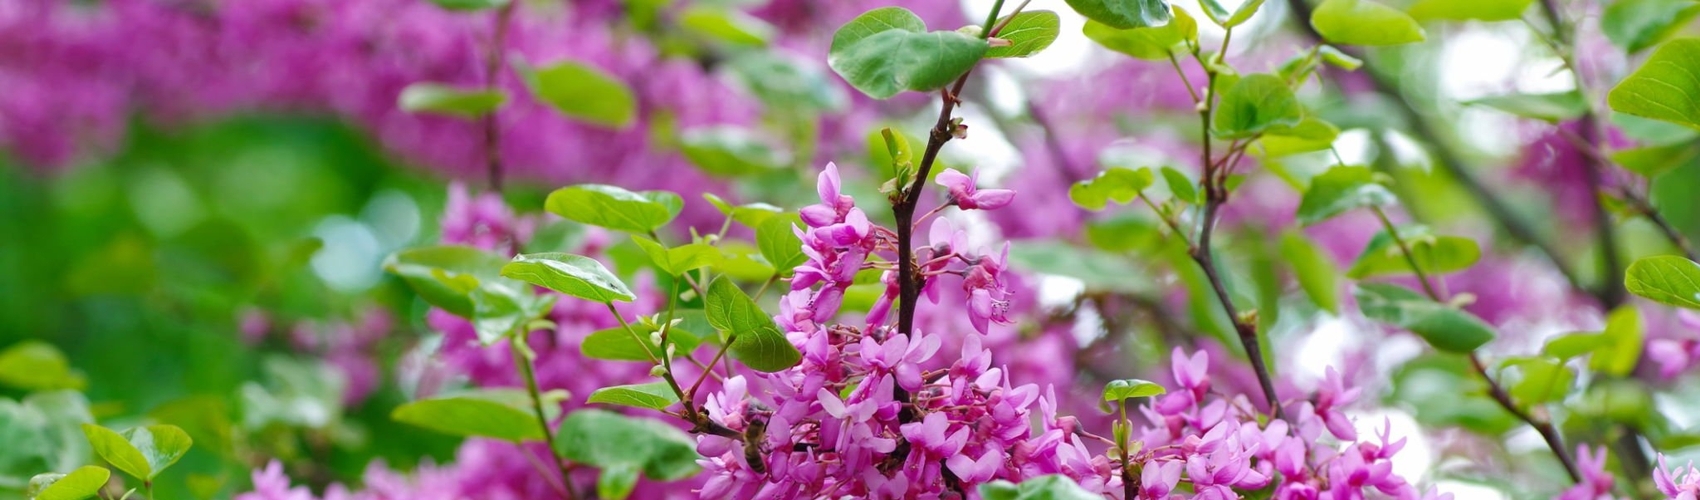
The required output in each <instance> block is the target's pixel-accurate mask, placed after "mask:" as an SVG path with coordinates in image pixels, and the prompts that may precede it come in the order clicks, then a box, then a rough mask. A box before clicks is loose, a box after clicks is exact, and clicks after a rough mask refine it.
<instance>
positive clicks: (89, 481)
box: [24, 465, 112, 500]
mask: <svg viewBox="0 0 1700 500" xmlns="http://www.w3.org/2000/svg"><path fill="white" fill-rule="evenodd" d="M111 477H112V471H109V470H106V468H105V467H99V466H94V465H85V466H82V467H78V468H77V470H74V471H71V473H69V474H41V475H37V476H36V477H33V478H30V484H29V490H27V491H25V492H24V498H29V499H33V500H83V499H86V498H89V497H93V496H95V495H96V494H99V493H100V489H101V488H103V487H105V486H106V480H107V479H110V478H111Z"/></svg>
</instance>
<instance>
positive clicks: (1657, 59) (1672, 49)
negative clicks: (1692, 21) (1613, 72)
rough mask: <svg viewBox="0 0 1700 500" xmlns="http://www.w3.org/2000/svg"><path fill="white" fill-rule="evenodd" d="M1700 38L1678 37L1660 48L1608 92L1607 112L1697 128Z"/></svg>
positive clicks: (1699, 117) (1698, 121)
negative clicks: (1608, 108) (1608, 107)
mask: <svg viewBox="0 0 1700 500" xmlns="http://www.w3.org/2000/svg"><path fill="white" fill-rule="evenodd" d="M1694 68H1700V38H1678V39H1675V40H1671V41H1670V42H1667V43H1665V44H1664V45H1660V46H1659V48H1658V49H1657V50H1654V51H1653V55H1652V56H1651V57H1648V58H1647V62H1646V63H1643V64H1642V65H1641V68H1640V69H1636V70H1635V72H1634V73H1630V74H1629V77H1628V78H1624V79H1623V81H1622V82H1619V83H1618V84H1617V86H1616V87H1613V88H1612V89H1611V93H1609V94H1607V95H1606V103H1607V104H1610V105H1611V109H1613V110H1615V111H1617V112H1620V113H1627V114H1631V115H1635V116H1639V117H1643V118H1652V119H1654V120H1661V121H1667V122H1671V123H1676V124H1679V125H1682V126H1685V127H1689V128H1696V129H1700V72H1696V71H1695V70H1694Z"/></svg>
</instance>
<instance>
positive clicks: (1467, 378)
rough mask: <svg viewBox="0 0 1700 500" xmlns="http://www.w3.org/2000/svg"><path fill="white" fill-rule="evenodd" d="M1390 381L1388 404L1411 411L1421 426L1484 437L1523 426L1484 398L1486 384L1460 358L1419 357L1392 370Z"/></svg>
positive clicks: (1489, 399)
mask: <svg viewBox="0 0 1700 500" xmlns="http://www.w3.org/2000/svg"><path fill="white" fill-rule="evenodd" d="M1392 382H1393V383H1392V386H1393V391H1392V394H1391V395H1390V397H1389V398H1388V400H1389V402H1394V403H1397V405H1398V406H1400V407H1404V408H1410V409H1411V410H1412V411H1414V412H1415V416H1416V419H1417V421H1418V422H1421V423H1422V424H1424V425H1428V426H1434V427H1461V428H1464V429H1468V430H1470V431H1473V432H1476V433H1479V434H1482V435H1486V436H1498V435H1501V434H1503V433H1505V432H1506V431H1509V430H1511V429H1512V428H1515V427H1517V426H1520V425H1523V422H1522V421H1521V420H1518V419H1517V418H1516V417H1514V416H1512V415H1511V414H1510V413H1508V412H1506V411H1505V409H1504V408H1501V407H1500V406H1499V403H1496V402H1494V400H1493V399H1491V398H1489V397H1488V396H1487V383H1486V382H1483V381H1482V378H1481V376H1480V375H1477V374H1476V373H1475V369H1474V368H1472V367H1471V366H1470V362H1469V361H1468V360H1466V359H1464V357H1463V356H1454V355H1449V354H1442V353H1428V354H1422V355H1419V356H1417V358H1416V359H1413V360H1411V361H1408V362H1406V363H1404V364H1403V365H1401V366H1400V367H1399V368H1398V369H1397V370H1396V371H1394V373H1393V377H1392Z"/></svg>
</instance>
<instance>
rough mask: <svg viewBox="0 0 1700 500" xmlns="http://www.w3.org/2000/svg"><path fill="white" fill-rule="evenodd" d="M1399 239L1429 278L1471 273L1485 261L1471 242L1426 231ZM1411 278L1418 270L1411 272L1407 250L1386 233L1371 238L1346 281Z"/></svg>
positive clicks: (1414, 232) (1403, 232)
mask: <svg viewBox="0 0 1700 500" xmlns="http://www.w3.org/2000/svg"><path fill="white" fill-rule="evenodd" d="M1399 236H1400V237H1401V238H1403V239H1404V240H1405V244H1406V245H1409V246H1410V247H1411V257H1412V258H1414V259H1416V261H1417V265H1418V266H1422V270H1423V272H1424V273H1426V274H1428V275H1430V276H1436V275H1441V274H1446V273H1451V272H1456V271H1462V270H1465V269H1468V268H1469V267H1470V266H1472V265H1475V263H1476V261H1478V260H1481V258H1482V249H1481V247H1479V246H1477V245H1476V240H1472V239H1469V238H1464V237H1460V236H1434V235H1430V234H1428V232H1427V230H1426V229H1423V230H1416V231H1410V234H1406V231H1404V230H1401V231H1400V233H1399ZM1410 274H1415V270H1413V269H1411V263H1410V261H1409V260H1407V259H1406V258H1405V252H1404V250H1403V249H1400V248H1399V245H1398V244H1397V243H1394V242H1393V237H1392V236H1391V235H1389V234H1387V232H1386V231H1382V232H1381V233H1378V234H1376V235H1375V237H1374V238H1371V239H1370V241H1369V245H1367V246H1366V247H1365V248H1364V251H1363V253H1362V254H1359V255H1358V260H1357V261H1356V262H1353V263H1352V268H1351V269H1350V270H1347V271H1346V277H1348V278H1352V279H1355V280H1361V279H1364V278H1369V277H1372V276H1405V275H1410Z"/></svg>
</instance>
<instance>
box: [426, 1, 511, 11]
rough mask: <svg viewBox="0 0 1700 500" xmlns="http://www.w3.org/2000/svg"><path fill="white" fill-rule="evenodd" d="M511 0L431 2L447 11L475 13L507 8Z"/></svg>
mask: <svg viewBox="0 0 1700 500" xmlns="http://www.w3.org/2000/svg"><path fill="white" fill-rule="evenodd" d="M510 1H511V0H431V3H434V4H437V6H438V7H442V8H444V9H446V10H458V11H475V10H486V9H494V8H497V7H503V6H506V5H507V4H508V3H509V2H510Z"/></svg>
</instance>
